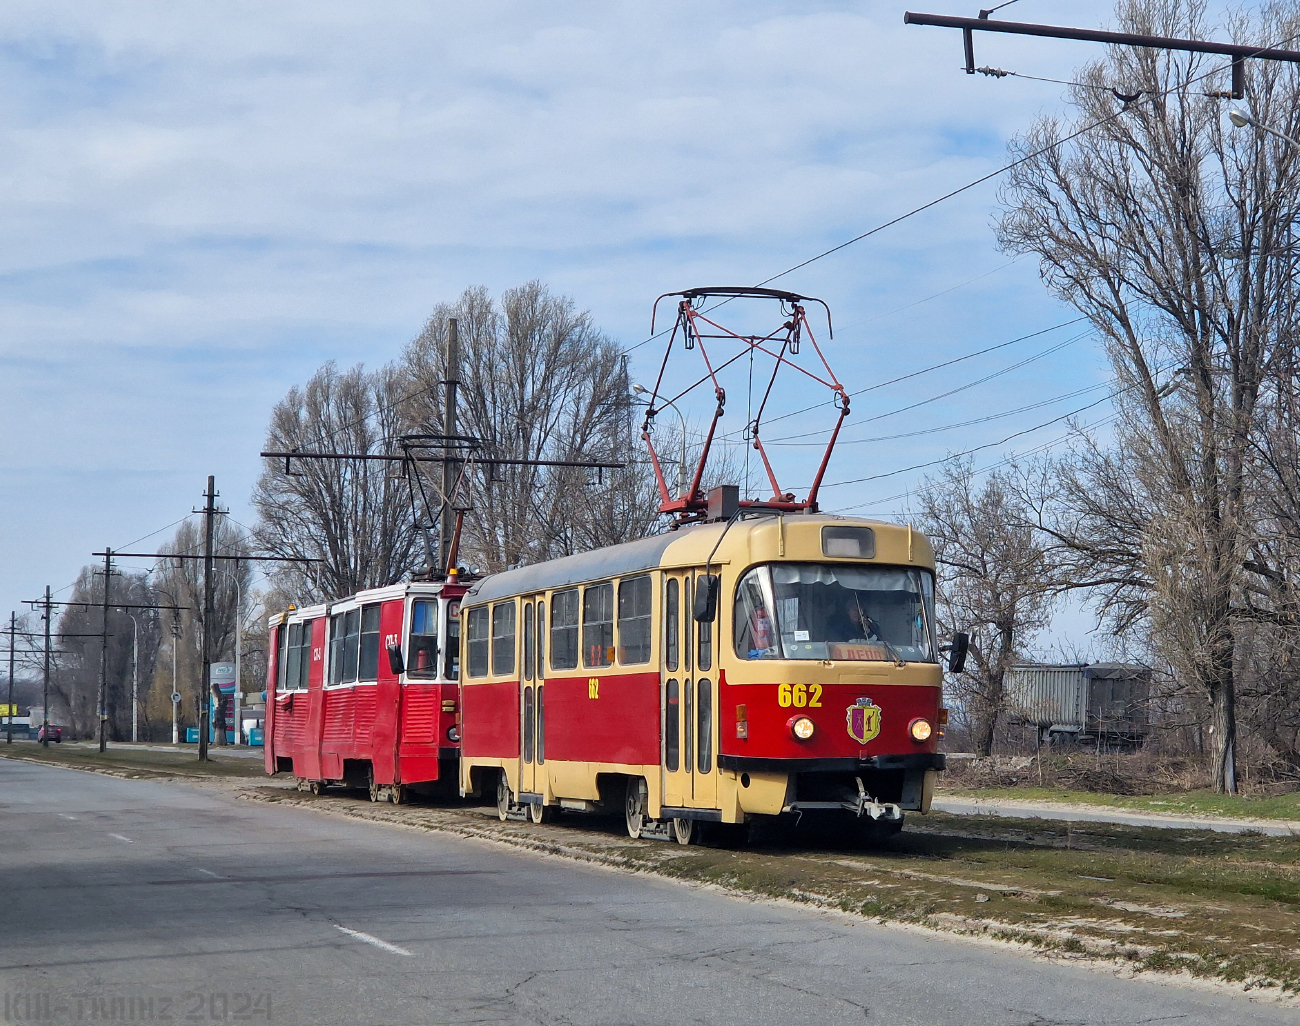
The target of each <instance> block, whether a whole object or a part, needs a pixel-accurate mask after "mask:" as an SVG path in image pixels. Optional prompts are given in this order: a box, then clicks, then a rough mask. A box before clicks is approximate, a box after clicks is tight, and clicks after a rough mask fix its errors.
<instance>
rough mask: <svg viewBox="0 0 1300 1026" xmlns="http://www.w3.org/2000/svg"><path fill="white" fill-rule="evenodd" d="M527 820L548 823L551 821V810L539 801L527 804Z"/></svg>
mask: <svg viewBox="0 0 1300 1026" xmlns="http://www.w3.org/2000/svg"><path fill="white" fill-rule="evenodd" d="M528 821H529V822H530V823H549V822H550V821H551V810H550V809H549V808H547V807H546V806H545V805H543V804H542V803H541V802H533V803H532V804H530V805H529V806H528Z"/></svg>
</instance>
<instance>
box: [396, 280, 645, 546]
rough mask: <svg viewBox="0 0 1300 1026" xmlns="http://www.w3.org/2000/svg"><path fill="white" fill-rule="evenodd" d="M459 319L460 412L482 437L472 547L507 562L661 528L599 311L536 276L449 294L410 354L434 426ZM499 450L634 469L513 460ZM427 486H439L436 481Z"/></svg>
mask: <svg viewBox="0 0 1300 1026" xmlns="http://www.w3.org/2000/svg"><path fill="white" fill-rule="evenodd" d="M453 317H454V318H456V319H457V327H458V331H459V338H460V345H461V352H462V366H461V369H460V380H461V389H460V402H459V410H458V422H459V425H460V430H461V433H462V434H466V435H471V436H474V437H476V438H478V439H480V440H481V441H482V442H483V449H482V450H481V451H480V452H479V454H478V457H479V458H478V460H477V461H476V462H471V463H470V464H468V466H467V470H466V473H465V477H464V479H463V481H462V484H461V487H460V492H459V494H458V495H457V496H455V497H454V503H455V504H457V505H460V504H463V505H466V506H472V511H471V512H470V513H469V515H468V516H467V518H466V527H465V538H464V539H463V541H462V546H463V549H464V550H465V551H466V554H467V556H468V557H469V558H470V559H471V560H473V561H477V562H479V563H480V565H481V566H482V567H483V568H484V569H486V570H492V571H497V570H503V569H505V568H507V567H511V566H518V565H521V564H523V563H533V562H538V561H540V560H544V559H550V558H553V557H555V556H561V555H566V554H568V553H571V552H575V551H578V550H580V549H585V548H588V547H591V546H593V545H608V544H611V543H613V542H617V541H624V540H627V539H628V538H635V537H640V536H641V535H644V534H646V533H649V532H650V531H652V530H653V529H654V525H655V516H654V509H655V505H656V504H654V503H653V499H652V495H653V493H652V491H651V490H650V487H649V481H650V475H649V473H648V469H647V467H646V465H645V463H644V462H643V460H644V454H643V453H641V452H640V450H639V447H638V446H637V445H636V444H634V439H633V433H632V432H633V411H632V407H631V403H630V393H629V382H628V379H627V369H626V366H625V364H624V359H623V356H622V354H621V352H620V350H619V349H618V347H617V346H616V345H614V343H613V342H612V341H610V340H609V339H608V338H606V337H605V336H604V335H602V334H601V333H600V332H599V331H598V330H597V329H596V328H595V326H594V325H593V323H592V320H591V316H590V314H587V313H585V312H580V311H578V310H577V309H575V307H574V305H573V302H572V301H571V300H569V299H567V298H564V297H559V296H553V295H552V294H551V293H550V291H549V290H548V289H547V288H546V286H544V285H542V284H541V283H540V282H535V281H534V282H529V283H528V284H527V285H523V286H520V287H519V288H514V289H507V290H506V291H505V292H504V293H503V294H502V296H501V298H500V301H499V302H497V301H494V300H493V299H492V297H491V296H490V295H489V294H488V292H487V290H486V289H484V288H471V289H467V290H466V291H465V292H464V293H463V294H462V295H461V297H460V299H459V300H458V301H457V302H456V303H454V304H447V303H444V304H440V305H439V306H438V307H437V308H436V309H435V310H434V312H433V316H432V317H430V318H429V321H428V323H427V324H426V325H425V328H424V330H423V331H422V332H421V333H420V335H419V336H418V337H417V338H416V339H415V340H414V341H413V342H411V344H410V345H409V346H408V347H407V350H406V353H405V358H404V363H405V367H406V370H407V373H408V375H409V377H410V380H411V381H412V382H413V389H412V390H413V391H415V392H416V393H417V394H416V398H414V399H412V400H411V401H410V403H408V406H407V409H408V413H409V417H410V419H411V420H413V421H415V422H417V423H418V424H419V425H420V428H419V430H422V431H426V432H429V433H440V432H441V424H442V390H441V389H440V388H439V387H438V383H439V382H441V381H442V380H443V378H444V377H445V376H446V375H445V370H444V359H445V356H444V353H445V340H446V332H447V321H448V320H449V319H451V318H453ZM493 458H496V459H511V460H536V459H543V460H570V461H590V462H623V463H627V464H628V468H627V469H626V470H603V471H596V470H587V469H582V468H575V467H535V466H503V465H500V464H496V465H493V464H491V463H490V462H489V461H490V460H491V459H493ZM427 487H428V488H430V489H431V490H432V493H433V494H436V492H437V482H436V481H433V480H431V479H430V480H428V482H427ZM648 500H649V501H648ZM437 501H438V502H440V501H441V496H438V498H437Z"/></svg>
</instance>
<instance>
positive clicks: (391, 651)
mask: <svg viewBox="0 0 1300 1026" xmlns="http://www.w3.org/2000/svg"><path fill="white" fill-rule="evenodd" d="M388 668H389V669H390V670H392V671H393V673H395V674H402V673H405V672H406V662H405V661H404V660H403V659H402V646H401V645H399V644H398V643H397V642H393V644H391V645H389V646H388Z"/></svg>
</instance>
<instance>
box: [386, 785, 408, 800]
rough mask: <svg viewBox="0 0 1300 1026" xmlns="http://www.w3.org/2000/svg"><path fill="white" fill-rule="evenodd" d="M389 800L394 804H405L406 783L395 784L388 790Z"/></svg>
mask: <svg viewBox="0 0 1300 1026" xmlns="http://www.w3.org/2000/svg"><path fill="white" fill-rule="evenodd" d="M388 800H389V801H391V802H392V803H393V804H394V805H405V804H406V785H405V784H394V785H393V787H392V789H391V790H390V791H389V792H388Z"/></svg>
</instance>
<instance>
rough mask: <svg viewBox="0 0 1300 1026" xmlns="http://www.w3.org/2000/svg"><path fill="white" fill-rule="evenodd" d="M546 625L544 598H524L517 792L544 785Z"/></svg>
mask: <svg viewBox="0 0 1300 1026" xmlns="http://www.w3.org/2000/svg"><path fill="white" fill-rule="evenodd" d="M545 625H546V602H545V601H543V600H542V598H541V597H540V596H539V597H538V598H536V599H525V600H524V629H523V630H522V631H520V634H521V636H522V638H523V646H522V647H523V658H522V659H521V660H520V664H521V666H520V669H521V672H520V674H519V749H520V750H519V792H522V793H527V794H536V793H537V792H539V791H542V790H544V789H545V781H544V780H543V779H541V774H539V772H538V765H539V764H540V763H541V762H542V760H543V759H544V757H545V756H544V755H543V749H542V745H541V743H540V738H541V734H542V685H543V677H544V676H545V670H544V669H543V668H544V666H545V663H546V646H545V643H544V642H543V641H542V638H543V636H544V633H545Z"/></svg>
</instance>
